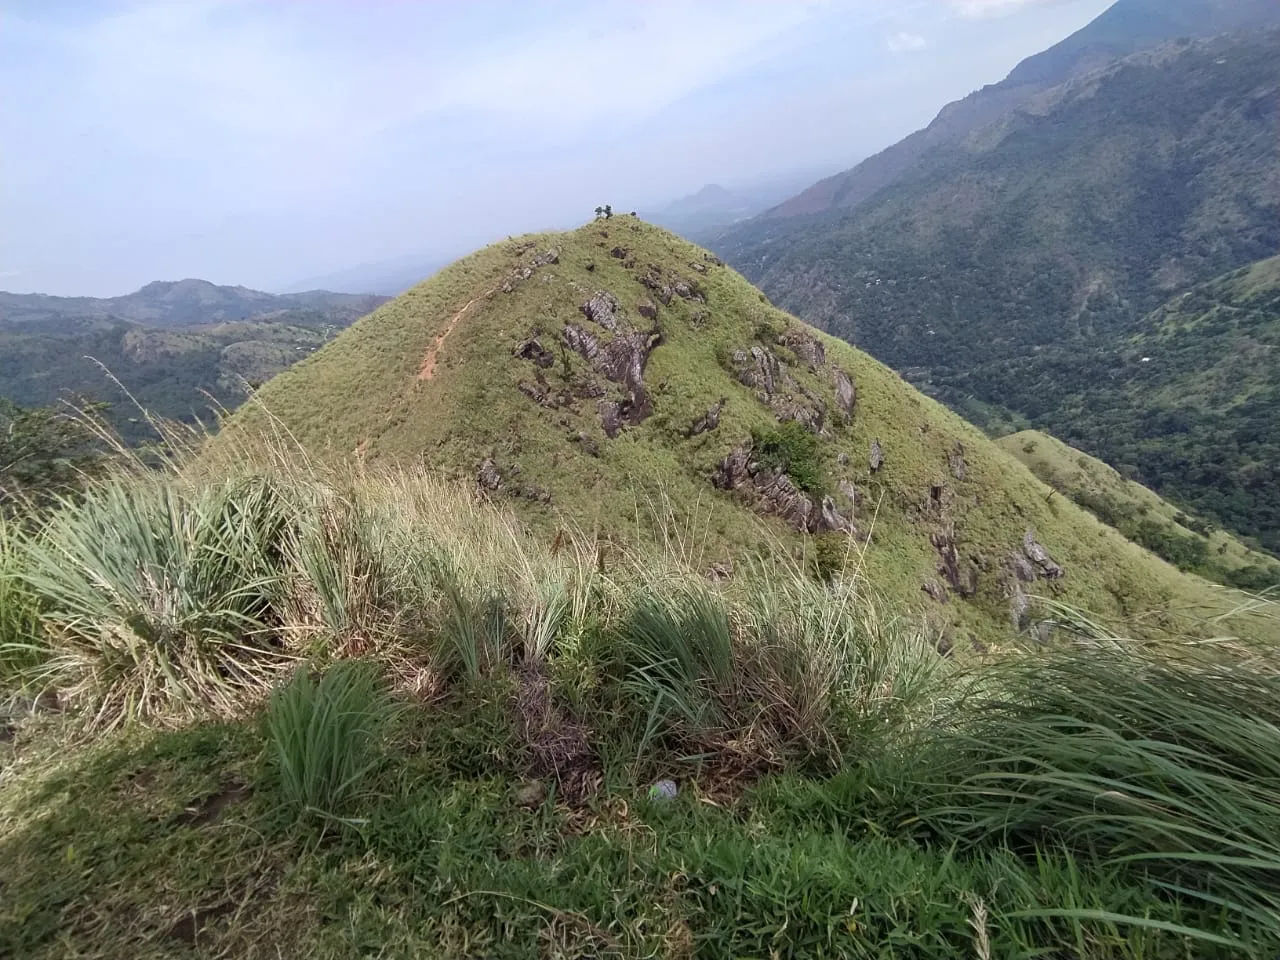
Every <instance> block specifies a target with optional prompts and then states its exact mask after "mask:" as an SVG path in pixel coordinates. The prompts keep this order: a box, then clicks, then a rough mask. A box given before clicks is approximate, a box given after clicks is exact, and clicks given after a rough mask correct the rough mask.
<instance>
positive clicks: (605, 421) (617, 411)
mask: <svg viewBox="0 0 1280 960" xmlns="http://www.w3.org/2000/svg"><path fill="white" fill-rule="evenodd" d="M598 409H599V411H600V425H601V426H602V427H604V435H605V436H606V437H608V438H609V439H610V440H612V439H613V438H614V437H616V436H617V435H618V434H619V433H621V432H622V410H621V407H620V406H619V405H618V403H617V402H615V401H613V400H601V401H600V403H599V404H598Z"/></svg>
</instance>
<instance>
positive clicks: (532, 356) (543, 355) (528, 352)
mask: <svg viewBox="0 0 1280 960" xmlns="http://www.w3.org/2000/svg"><path fill="white" fill-rule="evenodd" d="M515 355H516V356H517V357H519V358H520V359H521V360H532V361H533V362H534V363H536V364H537V365H538V366H540V367H542V368H543V369H546V368H547V367H550V366H553V365H554V364H555V362H556V358H555V356H554V354H552V352H551V351H550V350H548V349H547V348H546V347H544V346H543V345H542V341H541V340H539V339H538V338H537V337H530V338H529V339H528V340H522V341H520V343H519V344H517V346H516V350H515Z"/></svg>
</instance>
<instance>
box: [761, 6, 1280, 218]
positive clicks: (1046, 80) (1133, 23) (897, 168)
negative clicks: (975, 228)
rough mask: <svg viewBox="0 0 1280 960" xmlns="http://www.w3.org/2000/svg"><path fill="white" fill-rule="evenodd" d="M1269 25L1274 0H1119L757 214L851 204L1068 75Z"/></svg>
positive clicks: (1277, 12)
mask: <svg viewBox="0 0 1280 960" xmlns="http://www.w3.org/2000/svg"><path fill="white" fill-rule="evenodd" d="M1272 26H1280V3H1277V2H1276V0H1119V2H1117V3H1116V4H1115V5H1114V6H1112V7H1111V8H1109V9H1108V10H1106V11H1105V12H1104V13H1103V14H1102V15H1101V16H1099V17H1098V18H1097V19H1095V20H1094V21H1093V22H1091V23H1090V24H1088V25H1087V26H1085V27H1084V28H1083V29H1081V30H1079V31H1077V32H1076V33H1074V34H1072V35H1071V36H1070V37H1068V38H1067V39H1065V40H1063V41H1062V42H1061V43H1059V44H1057V45H1055V46H1053V47H1051V48H1049V49H1048V50H1046V51H1044V52H1043V53H1039V54H1036V55H1035V56H1033V57H1029V58H1028V59H1026V60H1024V61H1023V62H1022V63H1020V64H1018V66H1017V67H1015V68H1014V69H1013V71H1012V72H1011V73H1010V74H1009V76H1008V77H1006V78H1005V79H1004V80H1002V81H1000V82H999V83H995V84H991V85H989V86H986V87H983V88H982V89H981V90H978V91H977V92H975V93H972V94H970V95H969V96H967V97H965V98H964V99H962V100H957V101H956V102H954V103H951V104H949V105H948V106H946V107H945V108H943V110H942V112H941V113H939V114H938V116H937V118H936V119H935V120H934V121H933V123H931V124H930V125H929V126H928V127H926V128H925V129H923V130H919V131H917V132H916V133H913V134H912V135H911V136H909V137H907V138H906V139H905V140H902V141H901V142H899V143H896V144H894V145H893V146H891V147H889V148H888V149H886V150H884V151H882V152H881V153H878V154H876V155H875V156H873V157H870V158H869V159H867V160H864V161H863V162H862V163H860V164H858V166H856V167H854V168H853V169H852V170H847V171H845V172H843V173H838V174H836V175H835V176H833V177H828V178H827V179H825V180H822V181H820V182H818V183H816V184H814V185H812V186H811V187H809V188H808V189H807V190H805V191H804V192H802V193H800V194H798V195H796V196H794V197H791V198H790V199H788V200H787V201H786V202H784V203H781V204H779V205H778V206H777V207H774V208H773V209H771V210H769V211H767V212H766V213H765V214H764V216H766V217H794V216H803V215H807V214H815V213H822V212H824V211H828V210H840V209H844V210H848V209H852V208H854V207H856V206H858V205H859V204H861V203H862V202H864V201H865V200H867V199H869V198H870V197H872V196H874V195H875V194H876V193H878V192H879V191H880V190H883V189H884V188H885V187H887V186H889V185H891V184H893V183H895V182H897V181H898V179H899V178H901V177H903V176H905V175H907V174H908V173H909V172H910V171H911V170H912V169H913V168H914V167H915V165H916V164H917V163H919V162H920V160H921V159H922V158H923V157H924V156H925V155H926V154H928V152H929V151H930V150H932V149H934V148H935V147H939V146H943V145H946V144H950V143H955V142H956V141H958V140H960V139H962V138H963V137H965V136H967V135H969V134H971V133H973V132H974V131H975V130H978V129H979V128H981V127H983V126H986V125H987V124H989V123H991V122H992V121H994V120H996V119H997V118H999V117H1001V116H1002V115H1004V114H1006V113H1008V112H1009V111H1010V110H1013V109H1014V108H1015V107H1019V106H1022V105H1023V104H1026V103H1028V102H1029V101H1030V100H1031V99H1032V98H1033V97H1035V96H1036V95H1037V94H1039V93H1042V92H1044V91H1045V90H1047V89H1049V88H1050V87H1054V86H1057V85H1058V84H1060V83H1063V82H1065V81H1067V80H1070V79H1071V78H1072V77H1077V76H1081V75H1083V74H1085V73H1088V72H1090V71H1092V70H1095V69H1097V68H1098V67H1101V66H1103V65H1105V64H1107V63H1109V62H1111V61H1113V60H1116V59H1118V58H1120V57H1124V56H1127V55H1129V54H1132V53H1136V52H1138V51H1140V50H1145V49H1147V48H1149V47H1153V46H1156V45H1158V44H1160V43H1164V42H1166V41H1170V40H1175V39H1179V38H1184V37H1185V38H1203V37H1212V36H1216V35H1218V34H1222V33H1228V32H1232V31H1238V30H1243V29H1246V28H1266V27H1272Z"/></svg>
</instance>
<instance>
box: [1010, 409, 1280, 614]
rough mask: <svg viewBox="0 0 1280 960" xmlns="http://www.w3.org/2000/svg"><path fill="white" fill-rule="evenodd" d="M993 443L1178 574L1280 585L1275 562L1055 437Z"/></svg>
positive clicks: (1254, 586)
mask: <svg viewBox="0 0 1280 960" xmlns="http://www.w3.org/2000/svg"><path fill="white" fill-rule="evenodd" d="M996 443H997V444H998V445H999V446H1000V447H1001V448H1002V449H1004V450H1006V451H1007V452H1008V453H1010V454H1012V455H1013V456H1014V457H1016V458H1017V459H1018V460H1020V461H1021V462H1022V463H1024V464H1026V466H1027V467H1028V468H1029V469H1030V470H1031V472H1032V473H1034V474H1035V475H1036V476H1037V477H1039V478H1040V479H1041V480H1043V481H1044V482H1045V483H1047V484H1048V485H1049V486H1051V487H1053V489H1055V490H1057V491H1058V492H1059V493H1061V494H1062V495H1063V496H1065V497H1067V498H1068V499H1070V500H1072V501H1073V502H1075V503H1077V504H1079V505H1080V506H1082V507H1084V508H1085V509H1087V510H1088V511H1089V512H1090V513H1092V514H1093V515H1094V516H1096V517H1097V518H1098V519H1099V520H1102V521H1103V522H1104V523H1106V524H1108V525H1110V526H1113V527H1115V528H1116V529H1117V530H1119V531H1121V532H1122V533H1123V534H1124V535H1125V536H1127V537H1128V538H1129V539H1130V540H1133V541H1134V542H1135V543H1139V544H1141V545H1142V546H1144V547H1146V548H1147V549H1148V550H1150V551H1151V552H1152V553H1154V554H1156V555H1157V556H1160V557H1163V558H1164V559H1166V560H1168V561H1169V562H1170V563H1172V564H1174V565H1176V566H1177V567H1179V568H1180V569H1183V570H1189V571H1192V572H1195V573H1197V574H1199V575H1201V576H1203V577H1206V578H1208V579H1210V580H1214V581H1216V582H1218V583H1224V584H1228V585H1230V586H1235V587H1240V588H1242V589H1245V590H1267V589H1269V588H1271V587H1275V586H1277V585H1280V562H1277V561H1276V559H1275V558H1274V557H1271V556H1268V555H1267V554H1265V553H1260V552H1258V551H1257V550H1253V549H1250V548H1249V547H1248V546H1246V545H1245V544H1244V543H1242V542H1241V541H1240V540H1239V539H1238V538H1236V537H1234V536H1232V535H1231V534H1230V533H1228V532H1227V531H1226V530H1222V529H1215V528H1213V527H1212V526H1211V525H1210V524H1208V523H1206V522H1205V521H1203V520H1200V519H1198V518H1196V517H1191V516H1188V515H1187V514H1186V513H1185V512H1184V511H1182V510H1179V509H1178V508H1177V507H1176V506H1174V505H1173V504H1171V503H1169V502H1168V501H1167V500H1164V499H1163V498H1161V497H1160V495H1159V494H1157V493H1156V492H1155V491H1153V490H1150V489H1148V488H1147V487H1144V486H1143V485H1142V484H1140V483H1137V482H1135V481H1133V480H1129V479H1126V478H1125V477H1123V476H1121V475H1120V473H1119V472H1118V471H1116V470H1115V469H1113V468H1112V467H1110V466H1108V465H1107V464H1105V463H1103V462H1102V461H1101V460H1098V459H1096V458H1094V457H1091V456H1089V455H1088V454H1087V453H1082V452H1081V451H1079V450H1077V449H1075V448H1074V447H1071V446H1068V445H1067V444H1065V443H1063V442H1062V441H1061V440H1059V439H1057V438H1056V437H1052V436H1050V435H1049V434H1047V433H1041V432H1040V431H1039V430H1023V431H1021V432H1019V433H1014V434H1010V435H1008V436H1005V437H1001V438H999V439H998V440H997V441H996Z"/></svg>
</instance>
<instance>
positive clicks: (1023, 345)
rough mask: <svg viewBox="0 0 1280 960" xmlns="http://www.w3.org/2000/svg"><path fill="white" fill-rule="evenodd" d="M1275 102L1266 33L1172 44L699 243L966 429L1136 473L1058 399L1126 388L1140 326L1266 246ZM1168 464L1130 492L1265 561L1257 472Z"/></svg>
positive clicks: (1156, 466) (1265, 517)
mask: <svg viewBox="0 0 1280 960" xmlns="http://www.w3.org/2000/svg"><path fill="white" fill-rule="evenodd" d="M1277 97H1280V33H1274V32H1273V33H1270V34H1265V33H1264V34H1258V35H1255V36H1250V37H1244V38H1229V37H1227V38H1219V39H1216V40H1213V41H1208V42H1204V43H1193V44H1181V45H1179V44H1172V45H1169V46H1166V47H1163V48H1160V49H1158V50H1156V51H1153V52H1149V53H1145V54H1141V55H1137V56H1134V57H1131V58H1129V59H1127V60H1123V61H1120V62H1118V63H1116V64H1114V65H1112V66H1109V67H1107V68H1104V69H1102V70H1100V71H1097V72H1095V73H1093V74H1090V75H1088V76H1085V77H1081V78H1078V79H1076V80H1073V81H1071V82H1069V83H1067V84H1065V85H1063V86H1060V87H1057V88H1055V89H1054V90H1052V91H1049V92H1047V93H1045V94H1042V95H1041V96H1040V97H1039V98H1037V99H1036V100H1035V101H1033V102H1031V103H1029V104H1028V105H1025V106H1024V107H1022V108H1020V109H1018V110H1015V111H1014V112H1012V113H1010V114H1009V115H1007V116H1006V117H1005V118H1003V119H1002V120H1000V121H999V122H997V123H995V124H994V125H991V126H989V127H987V128H985V129H983V130H982V131H979V132H977V133H975V134H973V135H972V136H971V137H969V138H968V139H966V140H965V141H963V142H962V143H959V144H957V145H953V146H949V147H943V148H939V149H937V150H935V151H934V152H932V153H931V154H930V155H929V157H928V158H927V160H926V161H923V162H922V164H921V165H920V167H919V169H918V170H916V172H914V173H913V174H912V175H911V176H910V177H908V178H906V179H904V180H902V181H901V182H899V183H897V184H896V185H895V186H893V187H892V188H889V189H886V190H884V191H882V192H881V193H879V194H877V195H876V196H875V197H874V198H873V199H872V200H869V201H867V202H865V203H863V204H862V205H861V206H859V207H858V208H857V209H855V210H853V211H852V212H850V213H848V214H844V215H834V214H832V215H826V216H822V217H812V218H791V219H789V220H786V221H755V222H752V223H749V224H746V225H743V226H742V227H740V228H736V229H735V230H734V231H732V232H730V233H729V234H726V235H725V236H724V237H722V238H721V239H720V240H718V241H716V242H715V243H714V244H713V246H714V247H715V249H717V250H718V251H719V252H721V253H722V254H723V255H724V256H725V257H726V258H727V259H728V260H729V261H730V262H731V263H733V264H734V265H735V266H737V267H738V268H739V269H741V270H742V271H743V272H744V274H745V275H746V276H747V277H748V278H750V279H752V280H753V281H755V282H757V283H759V284H760V286H761V287H762V288H763V289H764V290H765V291H766V292H767V293H768V294H769V295H770V296H771V297H773V299H774V300H775V301H776V302H778V303H779V304H780V305H782V306H783V307H785V308H787V309H789V310H791V311H793V312H795V313H796V314H797V315H798V316H801V317H802V318H804V319H806V320H808V321H809V322H812V323H815V324H817V325H818V326H821V327H822V328H824V329H826V330H829V331H830V332H832V333H834V334H836V335H838V336H841V337H844V338H846V339H848V340H849V341H850V342H852V343H854V344H856V345H857V346H858V347H860V348H861V349H864V350H867V351H868V352H869V353H871V354H872V355H874V356H876V357H877V358H879V359H880V360H882V361H884V362H885V363H887V364H889V365H890V366H891V367H893V368H894V369H896V370H898V371H900V372H901V373H902V374H903V376H905V377H906V378H907V379H908V380H909V381H910V382H911V383H913V384H914V385H916V386H918V387H920V388H921V389H922V390H924V391H926V392H928V393H930V394H932V395H934V396H937V397H939V398H940V399H942V400H944V401H945V402H947V403H949V404H950V405H952V406H953V407H955V408H956V409H958V410H960V411H961V412H963V413H964V414H965V415H966V416H968V417H970V418H971V419H974V420H975V421H977V422H979V423H982V424H991V425H995V424H996V423H998V422H1001V421H1003V420H1004V419H1006V418H1007V415H1005V414H1002V411H1013V412H1015V413H1016V414H1020V415H1022V416H1023V417H1024V418H1026V420H1027V421H1029V422H1030V423H1032V424H1042V425H1045V426H1046V427H1047V428H1048V429H1049V430H1051V431H1052V432H1053V433H1054V434H1055V435H1058V436H1061V437H1063V438H1064V439H1066V440H1068V441H1069V442H1071V443H1073V444H1076V445H1077V446H1080V447H1082V448H1083V449H1085V450H1087V451H1089V452H1090V453H1093V454H1097V455H1099V456H1102V457H1104V458H1105V459H1107V460H1108V461H1109V462H1112V463H1117V464H1121V463H1132V462H1133V461H1132V460H1131V459H1129V458H1130V457H1132V456H1136V455H1137V454H1136V453H1135V449H1136V448H1128V449H1126V447H1125V438H1124V437H1123V436H1122V437H1118V438H1117V440H1116V442H1114V443H1107V444H1105V445H1103V444H1102V443H1101V442H1099V440H1098V439H1097V432H1096V431H1095V432H1094V435H1093V436H1090V435H1088V434H1086V433H1084V432H1083V431H1077V430H1075V429H1073V428H1072V425H1073V417H1072V415H1071V414H1069V413H1066V412H1064V396H1067V395H1072V396H1074V395H1078V394H1079V393H1080V392H1081V391H1082V390H1084V391H1088V390H1090V389H1092V387H1093V385H1095V384H1103V385H1109V384H1111V383H1113V382H1124V380H1126V379H1128V378H1129V375H1130V370H1129V367H1128V366H1127V365H1126V364H1125V363H1124V359H1125V358H1126V357H1127V356H1128V355H1129V353H1130V347H1131V338H1132V337H1133V336H1135V335H1137V334H1139V333H1141V332H1142V318H1143V317H1144V316H1145V315H1146V314H1148V313H1149V312H1150V311H1152V310H1154V309H1156V308H1158V307H1159V306H1160V304H1161V303H1163V302H1164V301H1166V300H1167V299H1168V298H1169V297H1170V296H1171V295H1173V294H1175V293H1178V292H1182V291H1186V290H1189V289H1190V288H1191V287H1193V286H1194V285H1195V284H1197V283H1200V282H1205V281H1208V280H1211V279H1212V278H1214V277H1216V276H1219V275H1221V274H1223V273H1224V272H1227V271H1230V270H1235V269H1239V268H1241V267H1243V266H1245V265H1247V264H1250V263H1253V262H1256V261H1258V260H1259V259H1261V258H1263V257H1267V256H1270V255H1272V254H1274V252H1275V250H1276V249H1277V248H1278V247H1280V192H1277V189H1276V184H1277V183H1280V153H1277V151H1276V149H1275V144H1276V143H1277V142H1278V140H1280V112H1277V110H1276V108H1275V104H1276V102H1277ZM1228 353H1234V351H1231V350H1228ZM1202 356H1203V359H1204V360H1205V361H1206V362H1211V361H1213V359H1214V354H1212V353H1205V354H1203V355H1202ZM1139 359H1140V357H1139ZM1189 362H1194V361H1190V359H1189ZM1184 369H1188V368H1184ZM1144 376H1145V374H1144ZM1178 402H1179V403H1181V402H1182V401H1178ZM1236 407H1237V409H1235V410H1233V412H1232V413H1231V414H1230V415H1229V416H1228V418H1227V421H1231V422H1240V421H1238V420H1237V419H1236V418H1237V417H1238V416H1240V415H1242V414H1243V415H1246V416H1248V417H1250V418H1252V419H1253V420H1254V421H1255V423H1256V418H1257V417H1258V416H1259V414H1258V413H1257V412H1256V411H1253V409H1252V408H1250V407H1249V405H1248V400H1247V399H1246V398H1244V397H1241V398H1240V402H1239V403H1238V404H1236ZM1144 408H1145V404H1142V403H1139V404H1137V405H1132V404H1130V403H1128V402H1127V401H1126V402H1122V403H1115V404H1111V405H1108V406H1107V407H1106V408H1105V412H1103V409H1102V408H1095V409H1094V410H1093V412H1092V413H1091V414H1088V415H1090V416H1098V417H1100V418H1101V417H1106V418H1107V419H1108V420H1109V421H1110V424H1111V425H1114V428H1115V429H1116V431H1117V432H1118V433H1119V434H1122V435H1125V436H1127V438H1132V437H1134V436H1144V435H1146V434H1147V433H1148V432H1155V433H1172V432H1176V431H1177V430H1178V429H1179V428H1178V426H1177V425H1176V424H1174V423H1173V421H1169V422H1168V426H1167V427H1161V426H1160V425H1159V423H1158V422H1157V423H1148V419H1147V418H1145V417H1144V413H1143V410H1144ZM1055 411H1056V412H1055ZM1263 416H1265V414H1264V415H1263ZM1155 419H1156V420H1157V421H1158V416H1157V417H1156V418H1155ZM1227 421H1219V422H1218V423H1216V424H1215V426H1222V425H1225V424H1226V422H1227ZM1229 429H1233V428H1229ZM1244 432H1245V433H1250V434H1252V433H1255V431H1254V428H1253V427H1252V426H1250V427H1247V428H1245V429H1244ZM1271 436H1272V437H1274V434H1272V435H1271ZM1200 439H1203V438H1202V437H1201V438H1200ZM1196 442H1197V443H1199V440H1197V441H1196ZM1253 442H1255V441H1250V443H1253ZM1262 442H1263V443H1264V444H1265V443H1269V442H1271V441H1270V440H1267V439H1265V438H1264V439H1263V441H1262ZM1184 452H1185V450H1179V452H1178V454H1176V455H1174V457H1173V458H1169V459H1163V460H1162V459H1160V458H1159V457H1156V456H1148V457H1147V459H1146V462H1145V464H1144V466H1143V468H1142V470H1141V472H1140V478H1141V480H1142V481H1143V482H1144V483H1146V484H1148V485H1149V486H1151V487H1153V488H1154V489H1156V490H1158V491H1160V492H1161V493H1162V494H1165V495H1167V496H1170V497H1171V498H1173V499H1175V500H1177V501H1180V502H1186V503H1188V504H1190V505H1192V506H1195V507H1196V508H1197V509H1198V510H1199V511H1200V512H1203V513H1206V514H1209V515H1211V516H1214V517H1215V518H1216V519H1217V520H1218V521H1219V522H1221V523H1224V524H1229V525H1231V526H1234V527H1236V528H1237V529H1239V530H1240V531H1241V532H1246V533H1257V534H1258V536H1259V537H1260V538H1262V539H1263V540H1264V542H1267V543H1269V544H1270V545H1271V548H1272V549H1275V544H1276V543H1277V541H1276V539H1275V536H1276V535H1275V534H1274V533H1269V532H1268V531H1269V530H1270V531H1274V530H1275V520H1274V518H1273V516H1272V513H1271V511H1272V509H1273V508H1271V507H1270V506H1268V505H1267V502H1266V500H1267V496H1266V493H1267V491H1268V490H1270V489H1273V488H1274V486H1275V484H1274V483H1272V482H1270V480H1269V479H1268V478H1267V476H1266V471H1267V469H1268V467H1267V466H1265V461H1263V460H1261V459H1260V458H1255V457H1254V456H1253V455H1252V454H1244V455H1243V456H1242V457H1241V458H1240V459H1241V460H1243V461H1247V462H1253V463H1257V464H1259V467H1258V468H1257V470H1259V471H1260V474H1261V475H1259V476H1258V478H1257V483H1254V482H1252V477H1250V479H1249V480H1248V481H1245V482H1240V481H1239V478H1238V477H1237V479H1236V480H1233V481H1232V483H1231V487H1230V489H1228V490H1227V491H1226V492H1224V493H1222V494H1219V493H1216V492H1214V488H1215V487H1216V485H1217V484H1218V481H1219V480H1220V479H1221V477H1222V471H1219V470H1214V469H1212V468H1208V469H1206V468H1202V467H1197V468H1194V469H1191V470H1186V471H1182V473H1181V476H1179V475H1178V474H1179V467H1177V466H1176V457H1177V456H1180V455H1182V454H1183V453H1184ZM1218 455H1219V454H1218V453H1217V452H1216V448H1215V447H1214V446H1213V445H1205V446H1203V447H1202V449H1201V452H1200V453H1199V454H1198V455H1197V457H1198V459H1199V460H1200V462H1201V463H1203V462H1204V459H1205V458H1212V457H1217V456H1218ZM1223 455H1224V456H1226V457H1228V458H1230V457H1234V456H1235V454H1234V453H1232V452H1230V451H1228V452H1226V453H1224V454H1223Z"/></svg>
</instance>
